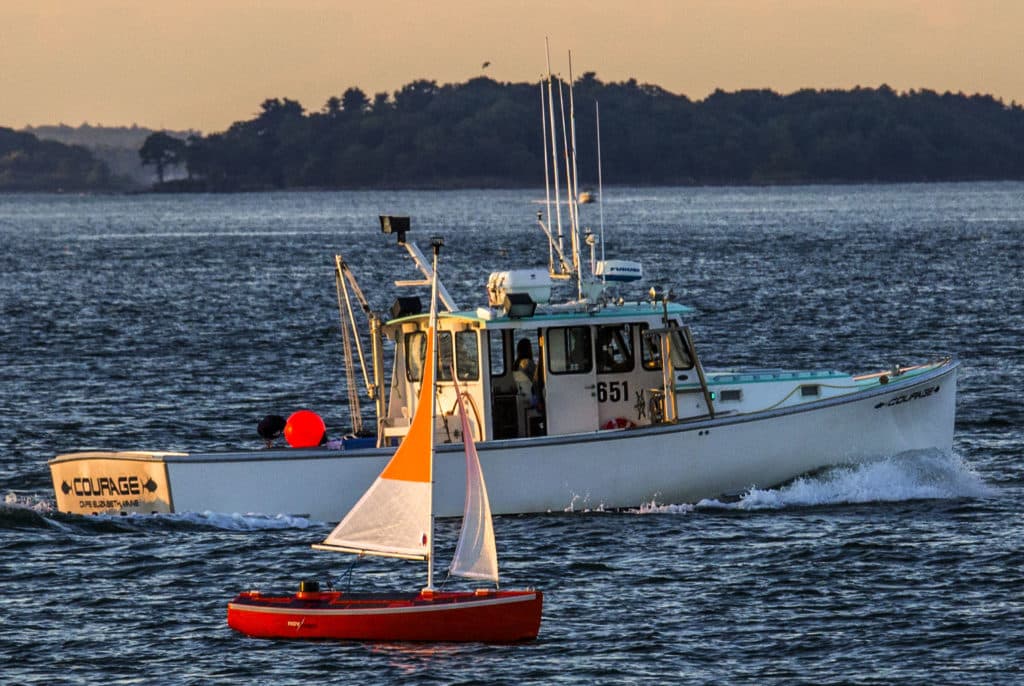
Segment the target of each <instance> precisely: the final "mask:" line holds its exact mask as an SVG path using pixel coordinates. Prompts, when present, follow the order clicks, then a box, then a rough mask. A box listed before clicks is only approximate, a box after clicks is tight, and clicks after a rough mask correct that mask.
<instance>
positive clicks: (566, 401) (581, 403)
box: [543, 326, 598, 436]
mask: <svg viewBox="0 0 1024 686" xmlns="http://www.w3.org/2000/svg"><path fill="white" fill-rule="evenodd" d="M543 354H544V360H543V362H544V403H545V406H546V409H547V419H548V435H549V436H552V435H556V434H568V433H577V432H580V431H596V430H597V428H598V412H597V372H596V370H595V368H594V344H593V340H592V337H591V332H590V327H589V326H565V327H552V328H550V329H546V330H545V335H544V341H543Z"/></svg>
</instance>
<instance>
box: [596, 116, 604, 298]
mask: <svg viewBox="0 0 1024 686" xmlns="http://www.w3.org/2000/svg"><path fill="white" fill-rule="evenodd" d="M594 120H595V123H596V124H597V212H598V216H599V217H600V221H601V262H604V180H603V179H602V178H601V107H600V105H598V103H597V100H594ZM604 278H605V275H604V269H602V270H601V281H604Z"/></svg>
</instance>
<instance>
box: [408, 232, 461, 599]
mask: <svg viewBox="0 0 1024 686" xmlns="http://www.w3.org/2000/svg"><path fill="white" fill-rule="evenodd" d="M443 245H444V239H443V238H441V237H440V236H431V237H430V247H431V248H433V251H434V262H433V270H432V278H431V285H430V323H429V325H428V329H427V331H428V332H429V334H428V335H429V336H430V338H431V339H432V340H431V346H430V348H431V354H432V355H433V359H431V360H430V365H431V366H432V367H433V370H434V372H433V373H432V374H431V375H430V431H429V435H430V442H429V443H430V469H429V471H428V474H429V477H430V478H429V479H428V481H429V485H430V488H429V494H430V495H429V496H428V500H427V503H428V505H429V509H430V530H429V531H428V532H427V537H428V539H429V543H428V545H429V548H428V550H427V587H426V589H425V590H427V591H433V590H434V422H435V420H436V418H437V359H438V354H437V291H438V285H439V284H438V281H437V256H438V254H440V252H441V246H443ZM453 376H454V375H453ZM417 409H418V408H417Z"/></svg>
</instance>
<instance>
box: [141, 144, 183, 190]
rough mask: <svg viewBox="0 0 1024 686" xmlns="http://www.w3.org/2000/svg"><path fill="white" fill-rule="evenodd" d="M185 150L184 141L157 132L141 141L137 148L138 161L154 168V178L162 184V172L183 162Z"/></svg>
mask: <svg viewBox="0 0 1024 686" xmlns="http://www.w3.org/2000/svg"><path fill="white" fill-rule="evenodd" d="M185 150H186V145H185V141H183V140H181V139H180V138H174V137H173V136H169V135H167V134H166V133H164V132H162V131H157V132H156V133H152V134H150V135H149V136H148V137H147V138H146V140H145V141H143V143H142V147H141V148H139V159H141V160H142V164H144V165H153V166H154V167H156V177H157V179H158V181H159V183H163V182H164V170H165V169H166V168H167V167H168V166H170V165H176V164H182V163H184V162H185V158H186V156H185Z"/></svg>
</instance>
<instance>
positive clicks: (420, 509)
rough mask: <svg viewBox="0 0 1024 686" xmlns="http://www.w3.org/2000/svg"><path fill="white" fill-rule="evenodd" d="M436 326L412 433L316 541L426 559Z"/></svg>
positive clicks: (347, 548) (329, 546) (339, 547)
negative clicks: (369, 483) (329, 531)
mask: <svg viewBox="0 0 1024 686" xmlns="http://www.w3.org/2000/svg"><path fill="white" fill-rule="evenodd" d="M433 351H434V330H433V329H428V331H427V350H426V364H425V365H424V367H423V379H422V385H421V386H420V393H419V402H418V403H417V405H416V411H415V413H414V414H413V418H412V423H411V424H410V426H409V432H408V433H407V434H406V436H405V438H404V439H403V440H402V443H401V445H399V446H398V449H397V450H396V451H395V454H394V455H393V456H392V458H391V461H390V462H388V464H387V466H386V467H385V468H384V471H383V472H381V474H380V476H378V477H377V480H376V481H374V482H373V485H371V486H370V488H369V489H368V490H367V491H366V493H364V494H363V497H362V498H360V499H359V502H357V503H356V504H355V505H354V506H353V507H352V509H351V510H349V512H348V514H347V515H345V518H344V519H342V520H341V523H339V524H338V526H336V527H335V528H334V531H332V532H331V534H330V535H329V536H328V537H327V538H326V539H325V540H324V542H323V543H321V544H319V545H315V546H313V547H314V548H319V549H321V550H340V551H344V552H352V553H367V554H370V555H382V556H387V557H404V558H409V559H415V560H426V559H428V558H429V555H430V536H431V516H430V497H431V487H432V484H431V454H432V451H433V439H434V422H433V379H434V356H433Z"/></svg>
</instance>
